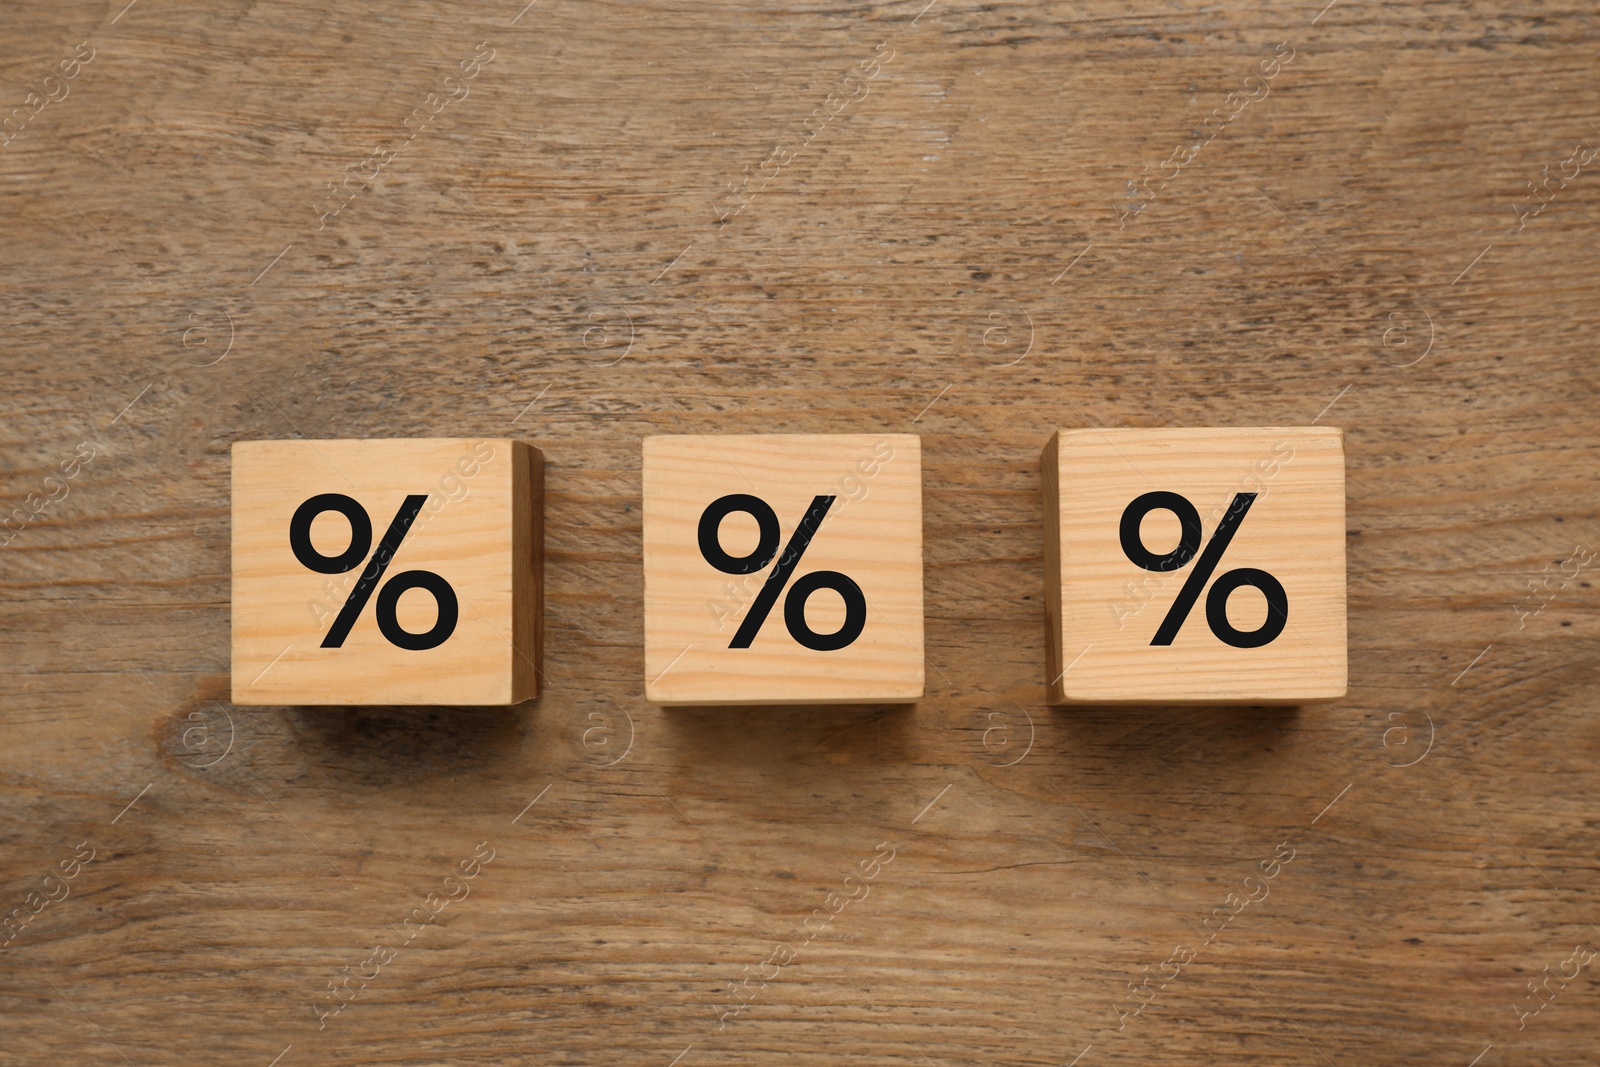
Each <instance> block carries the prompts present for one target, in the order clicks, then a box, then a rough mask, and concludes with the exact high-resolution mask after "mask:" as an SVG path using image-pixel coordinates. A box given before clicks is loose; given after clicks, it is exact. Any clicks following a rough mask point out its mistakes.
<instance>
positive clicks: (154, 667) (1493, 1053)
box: [0, 0, 1600, 1067]
mask: <svg viewBox="0 0 1600 1067" xmlns="http://www.w3.org/2000/svg"><path fill="white" fill-rule="evenodd" d="M924 5H925V0H913V2H909V3H890V4H883V5H880V6H874V7H868V6H859V7H855V6H839V5H834V6H831V7H830V6H819V5H773V6H759V5H749V4H733V3H724V2H706V0H666V2H656V0H645V2H643V3H628V4H624V3H598V4H579V3H575V2H572V0H539V2H537V3H534V4H531V5H529V6H527V7H526V8H523V7H522V4H521V3H520V2H517V0H513V2H511V3H507V4H505V5H501V4H499V3H494V4H488V3H485V4H475V5H465V4H442V3H428V2H419V3H408V4H400V5H393V4H390V5H377V4H371V3H365V2H352V3H348V4H343V5H338V6H332V5H330V6H327V7H325V8H319V7H318V6H315V5H312V4H309V3H306V2H305V0H273V2H270V3H265V4H253V3H241V2H236V0H222V2H220V3H216V4H195V3H167V2H164V0H138V2H135V3H133V4H131V5H127V6H124V2H123V0H113V2H110V3H105V2H98V0H97V2H91V3H88V4H79V5H63V4H57V3H45V2H42V0H21V2H17V3H11V4H8V5H7V6H6V8H5V11H4V13H3V14H0V18H3V19H4V27H5V32H4V34H0V72H3V75H4V76H3V78H0V86H3V91H4V92H5V93H6V94H7V95H6V98H5V99H4V100H3V101H0V122H3V121H5V118H6V117H9V119H10V123H11V125H10V126H8V127H4V129H3V132H4V138H3V140H4V143H3V144H0V204H3V214H0V218H3V220H4V227H5V230H4V234H5V244H4V247H5V255H4V257H3V259H0V308H3V311H4V322H5V332H4V345H3V348H0V352H3V360H4V362H3V367H4V370H5V372H6V384H5V394H4V395H5V406H4V412H5V416H6V417H5V419H4V421H3V423H0V427H3V429H0V433H3V441H4V444H3V447H0V489H3V494H0V498H3V501H4V505H5V508H6V510H7V512H8V514H11V515H12V516H13V520H12V524H11V526H10V527H8V528H7V531H6V532H5V534H4V535H3V536H4V540H5V541H6V545H5V548H4V552H3V554H0V583H3V590H4V595H3V597H0V601H3V603H0V612H3V616H4V625H3V626H0V664H4V668H5V671H6V679H7V682H8V686H7V693H6V699H5V710H4V712H3V717H0V753H3V757H0V894H3V899H0V907H3V908H5V909H7V910H8V913H9V914H12V915H15V912H14V911H13V910H12V909H16V908H21V909H22V919H25V921H22V920H20V919H14V920H13V921H14V922H15V923H17V925H16V926H15V927H14V931H7V932H4V933H0V938H4V937H9V938H10V940H9V941H7V943H6V944H5V945H4V947H3V948H0V1019H3V1020H4V1028H3V1034H4V1036H3V1049H4V1054H3V1056H0V1058H3V1059H4V1060H6V1061H7V1062H17V1063H40V1062H66V1061H69V1060H73V1059H81V1060H86V1061H91V1062H128V1063H133V1064H137V1065H140V1067H143V1065H146V1064H158V1063H195V1062H216V1063H241V1064H260V1065H262V1067H267V1065H270V1064H274V1063H276V1064H278V1065H279V1067H297V1065H299V1064H315V1063H324V1064H357V1063H362V1064H365V1063H385V1064H407V1065H422V1064H443V1063H450V1064H476V1063H482V1064H497V1063H537V1064H545V1063H550V1064H612V1063H639V1064H658V1065H661V1067H667V1065H669V1064H672V1063H674V1062H676V1063H677V1064H679V1065H680V1067H699V1065H702V1064H717V1063H725V1064H735V1063H740V1064H742V1063H763V1062H786V1063H818V1064H821V1063H827V1064H839V1063H845V1064H856V1063H860V1064H866V1063H874V1064H877V1063H905V1064H913V1063H919V1064H920V1063H926V1064H934V1065H938V1067H944V1065H947V1064H952V1065H953V1064H974V1063H982V1064H1068V1063H1073V1062H1076V1063H1078V1064H1079V1065H1080V1067H1095V1065H1100V1064H1149V1063H1163V1064H1196V1065H1199V1064H1216V1063H1239V1064H1244V1063H1250V1064H1254V1063H1261V1064H1266V1063H1271V1064H1306V1065H1311V1064H1337V1065H1345V1064H1365V1063H1438V1064H1460V1065H1462V1067H1466V1065H1468V1064H1472V1063H1477V1064H1481V1065H1483V1067H1491V1065H1498V1064H1557V1063H1561V1064H1566V1063H1577V1062H1593V1061H1595V1060H1597V1059H1600V1030H1597V1028H1596V1026H1595V1023H1596V1021H1597V1019H1600V989H1597V988H1596V977H1595V975H1596V967H1595V966H1594V965H1593V964H1592V963H1590V962H1588V961H1587V955H1588V951H1589V950H1588V949H1583V950H1581V951H1580V950H1578V946H1580V945H1582V944H1584V943H1585V942H1592V943H1595V944H1600V930H1597V929H1596V924H1597V922H1600V915H1597V909H1596V900H1597V887H1600V870H1597V866H1596V862H1595V855H1596V848H1597V844H1600V825H1597V823H1596V820H1595V816H1594V810H1595V807H1594V805H1595V801H1594V796H1595V785H1596V775H1595V769H1594V768H1595V763H1596V758H1597V756H1600V716H1597V711H1596V700H1595V695H1594V694H1595V691H1596V682H1597V678H1596V671H1595V664H1596V652H1597V637H1600V620H1597V617H1596V612H1595V604H1596V600H1595V593H1594V590H1593V588H1592V584H1593V583H1592V579H1593V576H1594V573H1595V567H1594V562H1593V561H1594V560H1595V558H1596V551H1597V544H1600V530H1597V527H1596V516H1595V511H1596V482H1595V465H1596V461H1597V459H1600V422H1597V420H1596V418H1595V416H1594V412H1595V404H1596V400H1597V389H1596V385H1595V357H1594V351H1595V343H1594V330H1595V327H1596V324H1597V321H1600V313H1597V308H1596V301H1595V294H1596V283H1597V281H1600V263H1597V257H1596V252H1595V251H1594V238H1595V235H1596V228H1597V224H1600V185H1597V181H1600V177H1597V175H1596V174H1595V169H1596V168H1595V162H1596V161H1595V154H1594V150H1593V146H1595V145H1596V144H1600V130H1597V128H1596V126H1595V125H1594V121H1593V116H1595V115H1596V114H1597V113H1600V90H1597V88H1596V86H1595V83H1594V79H1593V71H1594V55H1595V48H1596V37H1597V27H1596V24H1595V20H1594V14H1593V11H1592V9H1591V8H1589V7H1587V6H1583V5H1572V4H1560V3H1549V4H1536V5H1535V6H1534V7H1531V8H1528V7H1524V8H1519V9H1515V10H1513V9H1509V8H1506V7H1505V5H1503V4H1499V5H1497V4H1484V3H1481V2H1480V3H1456V2H1450V3H1436V2H1429V3H1422V4H1415V5H1381V4H1372V3H1364V2H1357V0H1338V2H1335V3H1333V4H1329V5H1327V6H1326V7H1324V5H1323V4H1322V3H1320V2H1317V0H1312V2H1310V3H1304V4H1300V3H1295V4H1273V5H1265V4H1259V3H1256V4H1244V3H1228V4H1222V5H1213V4H1198V3H1176V2H1161V3H1157V4H1154V5H1140V6H1134V5H1128V4H1124V3H1119V2H1103V0H1096V2H1090V0H1059V2H1047V3H1041V4H1021V3H1006V2H1002V3H993V4H972V3H962V4H954V3H945V2H943V0H935V2H934V3H932V4H927V5H926V6H924ZM69 71H70V73H71V77H70V78H68V77H67V73H68V72H69ZM47 76H49V77H50V78H51V79H52V80H50V81H48V82H46V81H45V79H46V77H47ZM30 93H34V94H36V95H34V96H32V97H30V96H29V94H30ZM1534 182H1537V183H1540V187H1539V188H1540V191H1539V192H1538V193H1537V197H1538V198H1537V199H1534V197H1535V195H1536V194H1535V193H1534V192H1533V191H1531V190H1530V183H1534ZM1535 207H1538V209H1539V210H1538V211H1537V213H1536V214H1535V213H1534V208H1535ZM1519 209H1520V210H1519ZM1313 422H1317V423H1319V424H1322V425H1332V426H1341V427H1343V428H1344V431H1345V445H1346V453H1347V459H1348V464H1349V468H1348V482H1347V490H1348V511H1347V522H1348V525H1349V533H1348V539H1347V553H1348V558H1349V593H1350V693H1349V696H1348V697H1347V698H1346V699H1344V700H1342V701H1338V702H1335V703H1333V704H1330V705H1326V706H1321V707H1317V708H1307V709H1303V710H1300V711H1293V710H1289V711H1285V710H1282V709H1277V710H1257V709H1250V708H1230V709H1222V710H1215V711H1204V712H1201V711H1195V710H1192V709H1188V710H1185V709H1176V708H1161V707H1146V708H1123V709H1117V710H1106V709H1077V710H1049V709H1047V708H1046V707H1045V701H1044V680H1045V679H1044V660H1045V651H1044V644H1045V617H1044V608H1043V605H1042V603H1041V597H1040V587H1041V568H1042V566H1043V560H1042V553H1041V536H1042V531H1041V527H1040V510H1041V497H1040V484H1039V474H1038V457H1039V451H1040V448H1041V447H1042V446H1043V444H1044V442H1045V441H1046V440H1047V439H1048V438H1049V436H1050V434H1051V433H1052V432H1054V431H1055V430H1056V429H1058V428H1061V427H1068V428H1070V427H1073V426H1193V425H1200V426H1203V425H1306V424H1310V423H1313ZM710 432H716V433H741V432H743V433H752V432H792V433H820V432H828V433H863V432H864V433H918V434H921V435H922V438H923V442H922V453H923V471H924V479H923V481H924V508H925V516H926V522H925V526H924V546H925V555H926V585H925V592H926V612H927V617H926V641H927V667H928V670H927V681H928V693H927V696H926V697H925V698H924V699H923V700H922V701H921V702H920V703H919V704H917V705H916V706H915V707H913V708H909V709H907V708H886V707H885V708H871V707H869V708H864V709H863V708H849V709H818V708H795V709H773V710H769V711H764V712H760V713H755V714H752V713H748V712H746V711H738V712H729V711H722V710H683V709H680V710H673V711H663V710H661V709H658V708H655V707H653V706H651V705H649V704H647V703H646V702H645V701H644V700H643V650H642V620H641V609H642V572H641V565H640V548H641V527H640V514H639V507H638V504H639V492H640V477H639V470H640V466H639V464H640V441H641V439H642V438H643V437H644V436H645V435H648V434H683V433H710ZM294 436H303V437H306V438H313V439H315V438H328V437H408V436H413V437H427V436H438V437H461V438H480V437H481V438H502V437H517V438H519V439H524V440H528V441H530V442H532V443H534V444H536V445H538V446H539V447H541V448H542V449H543V450H544V453H545V456H546V460H547V464H548V466H547V470H546V488H547V496H546V506H545V514H546V519H547V529H546V539H545V547H546V551H547V556H546V568H547V569H546V581H547V586H546V593H547V598H546V614H545V624H546V628H545V658H544V668H543V669H544V674H545V685H544V687H543V691H542V695H541V696H540V698H539V700H538V701H537V702H534V703H530V704H525V705H522V706H519V707H517V708H515V709H512V710H510V711H507V710H503V709H500V710H496V709H471V708H439V709H428V710H419V709H414V708H413V709H399V708H383V707H372V708H362V709H352V710H347V711H331V710H329V709H310V708H294V707H288V708H250V709H245V708H237V707H233V706H231V705H229V704H228V703H227V694H228V686H227V671H228V631H229V603H228V574H229V558H228V544H229V525H228V508H229V497H228V485H229V469H228V452H229V447H230V445H231V444H232V443H233V442H234V441H238V440H251V439H261V438H284V437H294ZM15 509H22V510H21V512H20V514H19V513H18V512H17V511H16V510H15ZM1530 583H1532V586H1533V588H1532V589H1530ZM419 909H420V910H419ZM1219 909H1220V910H1219ZM1219 930H1220V932H1218V931H1219ZM1563 975H1565V977H1562V976H1563ZM1535 980H1536V981H1537V982H1539V983H1540V984H1539V986H1538V989H1537V991H1530V989H1529V987H1528V983H1529V982H1530V981H1535ZM1535 1008H1538V1009H1539V1010H1538V1011H1537V1014H1534V1013H1533V1012H1534V1009H1535Z"/></svg>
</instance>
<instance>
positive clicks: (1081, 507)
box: [1052, 427, 1348, 704]
mask: <svg viewBox="0 0 1600 1067" xmlns="http://www.w3.org/2000/svg"><path fill="white" fill-rule="evenodd" d="M1059 441H1060V447H1059V454H1058V460H1059V465H1060V476H1059V479H1058V485H1059V492H1060V506H1059V512H1058V514H1059V521H1060V523H1061V537H1060V551H1061V559H1062V562H1061V581H1060V583H1059V584H1060V587H1061V594H1060V595H1061V597H1062V602H1063V609H1062V627H1061V634H1060V643H1059V647H1058V648H1056V649H1055V650H1054V653H1055V654H1056V655H1058V656H1059V657H1060V658H1061V662H1062V663H1064V664H1066V665H1067V666H1066V670H1065V673H1063V674H1061V675H1060V676H1059V685H1057V686H1054V687H1052V698H1053V699H1054V700H1055V701H1057V702H1059V703H1068V704H1119V703H1121V704H1133V703H1137V704H1151V703H1168V704H1231V703H1239V704H1301V703H1312V702H1316V701H1323V700H1333V699H1337V698H1339V697H1342V696H1344V694H1345V692H1346V690H1347V687H1348V682H1347V676H1348V653H1347V631H1346V600H1345V596H1346V585H1345V582H1346V579H1345V533H1344V447H1343V435H1342V432H1341V431H1339V430H1337V429H1332V428H1309V427H1256V428H1239V429H1205V430H1194V429H1167V430H1082V431H1064V432H1063V433H1062V434H1060V435H1059ZM1152 491H1157V492H1168V493H1175V494H1177V495H1178V496H1181V497H1183V498H1184V499H1185V500H1188V501H1189V502H1190V503H1191V504H1192V506H1193V507H1194V509H1195V512H1196V514H1197V516H1198V518H1199V520H1200V536H1199V539H1198V545H1199V548H1198V551H1197V553H1196V555H1195V556H1193V557H1191V558H1189V559H1188V560H1186V561H1184V562H1183V563H1182V564H1180V565H1178V566H1176V567H1172V568H1171V569H1169V570H1164V571H1163V570H1155V571H1150V570H1145V569H1142V568H1141V567H1140V566H1138V565H1137V564H1135V563H1134V562H1133V561H1132V560H1131V559H1130V557H1129V555H1128V554H1127V553H1126V552H1125V551H1124V547H1123V544H1122V541H1121V537H1120V527H1121V522H1122V516H1123V513H1124V510H1125V509H1127V508H1128V507H1129V506H1130V504H1131V503H1132V502H1133V501H1134V500H1135V499H1136V498H1138V497H1140V496H1141V495H1143V494H1145V493H1147V492H1152ZM1248 493H1254V494H1255V499H1254V501H1253V502H1252V503H1251V504H1250V506H1249V509H1248V511H1245V512H1244V513H1243V518H1242V519H1240V520H1239V521H1238V522H1237V525H1236V526H1235V528H1234V533H1233V536H1232V540H1231V541H1230V542H1229V543H1228V544H1227V546H1226V548H1225V550H1224V551H1223V553H1222V555H1221V557H1220V558H1219V560H1218V562H1217V564H1216V568H1215V570H1214V571H1213V573H1212V575H1211V578H1210V580H1209V581H1208V582H1207V583H1206V585H1205V587H1204V588H1202V589H1200V590H1199V591H1198V593H1197V594H1196V595H1195V599H1194V602H1193V604H1192V606H1191V607H1190V608H1189V611H1188V614H1187V616H1186V617H1184V621H1183V622H1182V624H1181V625H1179V626H1178V627H1177V629H1176V632H1175V636H1173V638H1172V641H1171V643H1170V644H1168V645H1156V644H1153V643H1152V641H1153V640H1154V638H1155V636H1156V634H1157V632H1158V631H1159V630H1161V629H1162V628H1163V623H1164V622H1165V621H1166V617H1167V615H1168V613H1169V611H1170V610H1171V609H1172V608H1173V605H1174V602H1175V601H1176V600H1177V598H1178V595H1179V593H1180V591H1181V590H1182V589H1183V588H1184V587H1185V585H1186V583H1187V581H1188V579H1189V578H1190V576H1191V574H1193V573H1194V569H1195V567H1196V565H1197V563H1198V562H1199V560H1200V559H1201V558H1202V557H1203V555H1204V551H1205V548H1204V546H1205V545H1206V544H1208V543H1209V542H1210V541H1211V539H1212V538H1213V537H1214V536H1215V533H1216V530H1217V527H1218V523H1219V522H1221V521H1222V519H1223V517H1224V516H1226V515H1227V514H1228V512H1229V510H1230V508H1235V507H1237V506H1238V505H1239V504H1240V503H1242V501H1240V500H1239V499H1238V497H1239V494H1248ZM1137 529H1138V531H1139V539H1140V543H1141V544H1142V545H1143V546H1144V547H1145V549H1146V551H1147V552H1149V553H1150V554H1151V555H1153V556H1161V555H1164V554H1166V553H1168V552H1171V551H1172V550H1173V549H1174V547H1175V546H1176V545H1177V544H1178V542H1179V539H1180V532H1181V531H1180V524H1179V519H1178V517H1177V515H1176V514H1175V513H1173V512H1172V511H1170V510H1164V509H1155V510H1152V511H1151V512H1150V513H1149V514H1148V515H1147V516H1146V517H1145V519H1144V521H1143V523H1141V524H1139V525H1138V526H1137ZM1235 570H1241V571H1245V572H1249V571H1258V572H1265V574H1266V575H1267V576H1269V577H1270V578H1271V579H1272V580H1275V581H1276V582H1277V583H1279V584H1280V585H1281V587H1282V590H1283V594H1284V599H1285V603H1286V605H1287V612H1286V616H1285V621H1284V624H1283V626H1282V629H1281V630H1280V631H1279V632H1278V633H1277V636H1275V637H1273V638H1272V639H1271V640H1270V641H1267V642H1266V643H1264V644H1260V645H1257V646H1254V647H1237V646H1236V645H1235V644H1233V643H1230V642H1228V641H1225V640H1223V639H1222V635H1223V634H1224V633H1227V632H1228V630H1229V628H1231V629H1232V630H1233V631H1234V632H1235V633H1236V634H1240V635H1242V634H1246V633H1250V632H1253V631H1256V630H1258V629H1262V628H1265V631H1264V632H1270V629H1271V627H1270V626H1268V623H1269V621H1270V618H1269V612H1268V607H1267V600H1266V597H1265V594H1264V593H1263V592H1261V591H1260V589H1259V587H1255V588H1252V587H1251V585H1250V584H1245V585H1240V586H1238V587H1236V588H1234V589H1233V590H1232V592H1227V590H1226V589H1224V590H1223V592H1224V593H1225V594H1226V595H1219V596H1216V597H1213V596H1212V593H1211V588H1212V587H1213V586H1215V585H1216V583H1217V582H1218V581H1219V580H1220V579H1223V578H1224V577H1226V576H1227V575H1228V574H1230V573H1231V572H1233V571H1235ZM1238 577H1240V578H1243V577H1245V575H1243V574H1241V575H1239V576H1238ZM1213 600H1215V606H1213ZM1213 611H1220V613H1221V620H1222V621H1221V622H1220V624H1219V625H1220V629H1219V628H1218V625H1214V623H1217V620H1215V619H1214V618H1213V615H1212V612H1213ZM1234 640H1235V641H1237V640H1240V638H1239V637H1235V638H1234ZM1058 670H1059V668H1058Z"/></svg>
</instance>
